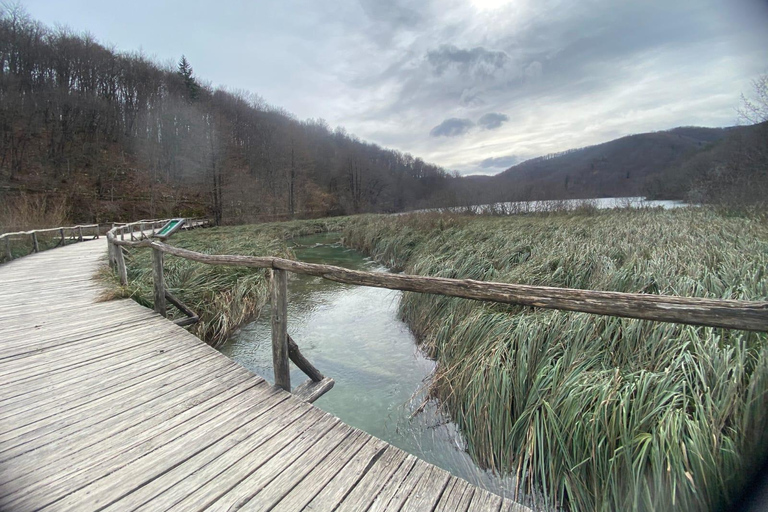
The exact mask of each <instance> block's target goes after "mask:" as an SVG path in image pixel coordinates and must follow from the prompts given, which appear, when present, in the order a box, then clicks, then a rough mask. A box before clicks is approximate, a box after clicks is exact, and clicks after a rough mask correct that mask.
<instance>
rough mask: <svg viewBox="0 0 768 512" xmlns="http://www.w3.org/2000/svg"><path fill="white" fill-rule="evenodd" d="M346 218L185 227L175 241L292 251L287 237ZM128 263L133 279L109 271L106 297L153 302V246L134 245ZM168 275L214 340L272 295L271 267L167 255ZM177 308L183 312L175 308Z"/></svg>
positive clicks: (230, 249) (243, 251)
mask: <svg viewBox="0 0 768 512" xmlns="http://www.w3.org/2000/svg"><path fill="white" fill-rule="evenodd" d="M343 222H344V220H343V219H331V220H312V221H294V222H278V223H270V224H258V225H248V226H228V227H219V228H209V229H201V230H194V231H190V232H181V233H179V234H177V235H174V237H173V238H172V239H171V240H170V243H171V244H173V245H175V246H177V247H183V248H185V249H190V250H193V251H198V252H203V253H207V254H239V255H249V256H283V257H291V256H292V255H291V253H290V251H289V250H288V248H287V246H286V244H285V242H284V241H285V240H286V239H288V238H291V237H294V236H300V235H306V234H313V233H319V232H324V231H329V230H339V229H341V225H342V223H343ZM126 264H127V268H128V285H127V286H125V287H121V286H119V284H118V283H117V281H116V278H115V276H114V274H112V273H110V274H109V278H108V279H109V281H110V282H111V284H110V286H109V290H108V291H107V292H106V296H105V297H106V298H109V297H111V298H117V297H131V298H133V299H134V300H136V301H137V302H138V303H140V304H142V305H145V306H147V307H152V296H153V284H152V283H153V281H152V258H151V251H150V250H149V249H132V250H130V251H129V253H128V256H127V257H126ZM165 281H166V286H167V287H168V290H169V291H170V292H171V293H173V294H174V295H175V296H177V297H179V298H180V299H181V300H182V302H184V303H185V304H186V305H187V306H189V307H190V308H191V309H192V310H193V311H195V312H196V313H197V314H198V316H199V317H200V321H199V322H198V323H197V324H195V325H193V326H192V327H191V328H190V329H191V331H192V332H193V333H194V334H195V335H197V336H198V337H199V338H200V339H202V340H204V341H206V342H208V343H209V344H211V345H213V346H218V345H219V344H220V343H222V342H223V341H224V340H226V339H227V337H228V336H229V335H230V334H231V333H232V331H233V330H235V329H237V328H238V327H240V326H242V325H243V324H245V323H247V322H249V321H250V320H252V319H253V318H255V317H257V316H258V314H259V311H260V310H261V307H262V306H263V305H264V304H265V303H266V302H267V300H268V299H269V271H267V270H264V269H248V268H242V267H224V266H211V265H205V264H202V263H196V262H193V261H188V260H185V259H182V258H176V257H173V256H168V257H166V259H165ZM172 314H178V312H176V311H175V309H173V310H172Z"/></svg>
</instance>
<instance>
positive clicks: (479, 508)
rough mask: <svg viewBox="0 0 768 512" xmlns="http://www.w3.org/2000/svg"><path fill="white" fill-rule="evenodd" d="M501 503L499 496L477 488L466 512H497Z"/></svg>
mask: <svg viewBox="0 0 768 512" xmlns="http://www.w3.org/2000/svg"><path fill="white" fill-rule="evenodd" d="M501 503H502V499H501V496H498V495H496V494H493V493H491V492H488V491H486V490H485V489H480V488H477V489H475V493H474V496H472V501H471V502H470V504H469V509H468V512H499V510H500V509H501Z"/></svg>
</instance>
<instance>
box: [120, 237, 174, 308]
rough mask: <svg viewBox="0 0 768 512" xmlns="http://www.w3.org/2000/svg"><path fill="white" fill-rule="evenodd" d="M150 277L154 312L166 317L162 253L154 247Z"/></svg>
mask: <svg viewBox="0 0 768 512" xmlns="http://www.w3.org/2000/svg"><path fill="white" fill-rule="evenodd" d="M115 247H117V246H115ZM152 275H153V277H154V281H155V311H157V312H158V313H160V314H161V315H162V316H167V314H168V313H167V311H166V305H165V281H164V280H163V251H161V250H160V249H155V248H154V247H153V248H152Z"/></svg>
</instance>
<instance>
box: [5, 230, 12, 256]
mask: <svg viewBox="0 0 768 512" xmlns="http://www.w3.org/2000/svg"><path fill="white" fill-rule="evenodd" d="M5 255H6V256H8V261H11V260H12V259H13V253H12V252H11V237H10V236H7V237H5Z"/></svg>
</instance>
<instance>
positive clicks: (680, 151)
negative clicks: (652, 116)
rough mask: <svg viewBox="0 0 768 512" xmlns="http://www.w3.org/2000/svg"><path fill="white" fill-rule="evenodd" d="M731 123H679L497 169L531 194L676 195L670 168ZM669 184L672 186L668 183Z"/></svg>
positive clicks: (502, 177)
mask: <svg viewBox="0 0 768 512" xmlns="http://www.w3.org/2000/svg"><path fill="white" fill-rule="evenodd" d="M731 130H732V128H699V127H682V128H675V129H673V130H669V131H661V132H653V133H642V134H638V135H630V136H627V137H622V138H620V139H616V140H612V141H610V142H606V143H603V144H598V145H595V146H589V147H585V148H580V149H571V150H568V151H564V152H562V153H556V154H552V155H547V156H543V157H539V158H534V159H532V160H527V161H525V162H522V163H520V164H518V165H515V166H513V167H511V168H509V169H507V170H506V171H504V172H503V173H501V174H500V175H498V178H497V179H498V181H501V182H506V183H507V184H508V185H512V184H513V185H514V187H515V188H517V189H518V190H519V191H520V193H523V194H528V195H529V196H531V197H532V198H538V197H542V196H545V197H547V198H559V197H614V196H645V195H649V194H650V195H658V196H660V197H663V196H674V197H675V198H681V195H683V194H684V193H685V190H683V189H681V188H680V187H678V186H676V184H673V183H672V181H670V179H669V176H665V174H666V172H667V171H668V170H669V169H672V168H676V167H678V166H680V165H681V164H682V163H683V162H685V161H686V160H687V159H689V158H691V156H692V155H694V154H696V153H698V152H699V151H701V150H703V149H705V148H707V147H708V146H709V145H710V144H711V143H714V142H716V141H719V140H721V139H723V138H724V137H726V135H728V134H729V132H730V131H731ZM673 185H674V186H673Z"/></svg>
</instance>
